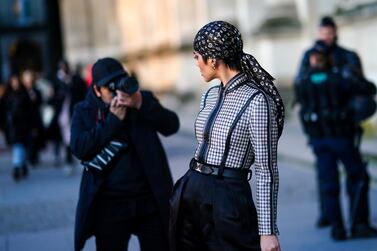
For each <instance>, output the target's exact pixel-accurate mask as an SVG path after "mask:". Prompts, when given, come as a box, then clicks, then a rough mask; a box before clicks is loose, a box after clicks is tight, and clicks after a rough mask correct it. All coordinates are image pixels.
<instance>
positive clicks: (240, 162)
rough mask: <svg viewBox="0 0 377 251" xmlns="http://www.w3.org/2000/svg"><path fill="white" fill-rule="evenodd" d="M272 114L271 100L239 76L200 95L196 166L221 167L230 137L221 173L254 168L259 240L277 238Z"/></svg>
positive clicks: (241, 74)
mask: <svg viewBox="0 0 377 251" xmlns="http://www.w3.org/2000/svg"><path fill="white" fill-rule="evenodd" d="M276 112H277V110H276V105H275V103H274V102H273V101H272V99H271V98H270V97H269V96H268V95H266V94H265V93H263V92H262V91H261V90H260V89H257V88H255V87H254V85H253V82H250V80H248V79H247V77H246V75H245V74H243V73H240V74H237V75H236V76H235V77H233V79H231V80H230V81H229V83H228V84H227V85H226V86H225V87H223V86H222V85H217V86H214V87H212V88H210V89H209V90H208V91H207V92H206V93H205V94H204V95H203V97H202V100H201V104H200V111H199V114H198V116H197V118H196V121H195V135H196V138H197V140H198V146H197V149H196V152H195V159H196V160H198V161H199V162H202V163H207V164H212V165H220V164H221V163H222V159H223V156H224V152H225V148H226V145H227V142H226V141H227V138H228V135H229V144H228V147H229V152H228V156H227V158H226V160H225V159H224V160H223V161H224V163H225V167H227V168H241V169H246V168H250V166H251V165H252V164H253V166H254V168H255V170H254V173H255V176H256V180H257V194H256V208H257V213H258V225H259V234H260V235H270V234H278V228H277V225H276V216H277V215H276V214H277V195H278V187H279V173H278V169H277V143H278V127H277V123H276V120H275V119H274V117H275V114H276Z"/></svg>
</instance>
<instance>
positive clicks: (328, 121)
mask: <svg viewBox="0 0 377 251" xmlns="http://www.w3.org/2000/svg"><path fill="white" fill-rule="evenodd" d="M319 38H320V40H319V41H317V42H316V43H315V45H314V46H313V47H312V48H310V49H309V50H308V51H306V52H305V54H304V58H303V60H302V63H301V66H300V70H299V73H298V75H297V77H296V80H295V89H296V93H297V95H296V96H297V100H298V101H299V103H300V106H301V108H300V117H301V121H302V124H303V127H304V131H305V132H306V134H307V135H308V137H309V144H310V146H311V147H312V148H313V152H314V154H315V157H316V165H317V175H318V184H319V199H320V218H319V219H318V221H317V225H318V226H319V227H322V226H326V225H331V236H332V238H333V239H335V240H344V239H346V238H347V233H346V229H345V225H344V223H343V217H342V214H341V207H340V202H339V192H340V184H339V177H338V166H337V165H338V164H337V162H338V161H340V162H342V163H343V164H344V167H345V170H346V172H347V192H348V195H349V198H350V237H352V238H364V237H377V230H376V229H374V228H373V227H371V226H370V224H369V203H368V191H369V175H368V172H367V169H366V163H365V162H364V161H363V160H362V157H361V154H360V149H359V146H360V144H359V142H360V137H361V128H360V125H359V119H356V118H357V117H360V116H362V115H361V114H363V113H365V111H369V110H371V109H370V107H366V106H365V105H364V104H367V106H369V104H371V105H372V106H375V104H374V101H372V102H366V103H365V102H363V107H362V109H361V110H358V111H355V110H353V109H352V105H351V104H352V103H353V102H355V101H356V102H357V99H356V98H357V97H360V96H361V97H362V96H365V97H370V96H372V95H374V94H375V92H376V89H375V86H374V85H373V83H371V82H369V81H367V80H366V79H365V77H364V76H363V73H362V68H361V63H360V59H359V57H358V55H357V54H356V53H355V52H352V51H349V50H346V49H344V48H342V47H340V46H339V45H338V44H337V28H336V24H335V22H334V20H333V19H332V18H330V17H324V18H322V19H321V22H320V28H319ZM374 109H375V108H372V110H374ZM363 110H364V111H363ZM367 116H370V114H366V115H365V116H364V118H366V117H367Z"/></svg>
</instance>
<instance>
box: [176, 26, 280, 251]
mask: <svg viewBox="0 0 377 251" xmlns="http://www.w3.org/2000/svg"><path fill="white" fill-rule="evenodd" d="M193 44H194V59H195V61H196V64H197V66H198V68H199V70H200V73H201V75H202V77H203V79H204V81H205V82H210V81H211V80H214V79H219V80H220V81H221V83H220V84H218V85H216V86H214V87H212V88H209V90H208V91H207V92H206V93H205V94H203V96H202V100H201V103H200V110H199V114H198V116H197V118H196V121H195V133H196V138H197V141H198V144H197V148H196V151H195V155H194V157H193V159H192V160H191V162H190V169H189V170H188V171H187V173H186V174H185V175H184V176H183V177H182V178H181V179H179V180H178V181H177V182H176V184H175V186H174V192H173V196H172V198H171V216H170V217H171V220H170V222H171V224H170V241H171V248H172V250H177V251H181V250H185V251H186V250H187V251H189V250H190V251H191V250H192V251H194V250H208V251H220V250H224V251H225V250H227V251H236V250H245V251H246V250H248V251H257V250H258V251H259V250H262V251H280V250H281V249H280V244H279V240H278V237H277V235H278V234H279V230H278V227H277V196H278V188H279V174H278V168H277V143H278V139H279V137H280V135H281V133H282V130H283V124H284V105H283V102H282V99H281V97H280V95H279V92H278V91H277V89H276V87H275V85H274V84H273V80H274V79H273V77H272V76H271V75H270V74H269V73H268V72H267V71H265V70H264V69H263V68H262V67H261V66H260V65H259V63H258V62H257V61H256V59H255V58H254V57H253V56H252V55H250V54H246V53H244V52H243V42H242V38H241V34H240V32H239V31H238V29H237V28H236V27H234V26H233V25H231V24H229V23H227V22H224V21H215V22H210V23H208V24H206V25H205V26H204V27H202V28H201V29H200V30H199V31H198V33H197V34H196V36H195V39H194V42H193ZM252 165H253V166H254V167H255V170H254V172H255V176H256V183H257V190H256V207H255V205H254V202H253V198H252V193H251V189H250V185H249V182H248V180H249V179H250V178H251V171H250V170H249V169H250V167H251V166H252Z"/></svg>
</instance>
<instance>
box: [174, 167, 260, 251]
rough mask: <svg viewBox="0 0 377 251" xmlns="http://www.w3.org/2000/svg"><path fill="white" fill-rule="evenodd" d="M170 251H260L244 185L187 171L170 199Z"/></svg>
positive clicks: (248, 191) (254, 215) (244, 182)
mask: <svg viewBox="0 0 377 251" xmlns="http://www.w3.org/2000/svg"><path fill="white" fill-rule="evenodd" d="M169 231H170V238H171V240H170V241H171V249H172V250H171V251H222V250H226V251H236V250H237V251H240V250H243V251H260V250H261V249H260V237H259V234H258V220H257V213H256V209H255V206H254V203H253V199H252V194H251V189H250V185H249V183H248V181H247V180H246V179H245V180H241V179H232V178H225V177H223V178H221V179H219V178H218V177H217V176H213V175H206V174H201V173H199V172H196V171H193V170H189V171H188V172H187V173H186V174H185V176H183V177H182V178H181V179H180V180H179V181H178V182H177V183H176V185H175V187H174V192H173V196H172V199H171V219H170V230H169Z"/></svg>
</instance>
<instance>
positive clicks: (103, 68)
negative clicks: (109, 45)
mask: <svg viewBox="0 0 377 251" xmlns="http://www.w3.org/2000/svg"><path fill="white" fill-rule="evenodd" d="M121 76H128V73H127V72H126V71H125V70H124V68H123V66H122V64H121V63H120V62H119V61H118V60H116V59H114V58H101V59H98V60H97V62H95V63H94V65H93V67H92V77H93V80H92V83H95V84H96V85H97V86H104V85H106V84H107V83H109V81H110V80H113V79H115V78H118V77H121Z"/></svg>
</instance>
